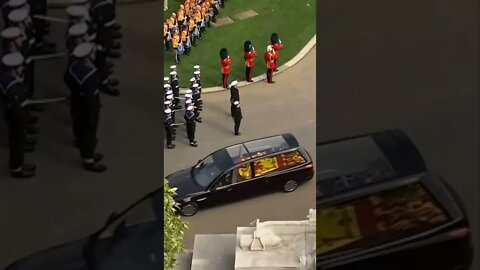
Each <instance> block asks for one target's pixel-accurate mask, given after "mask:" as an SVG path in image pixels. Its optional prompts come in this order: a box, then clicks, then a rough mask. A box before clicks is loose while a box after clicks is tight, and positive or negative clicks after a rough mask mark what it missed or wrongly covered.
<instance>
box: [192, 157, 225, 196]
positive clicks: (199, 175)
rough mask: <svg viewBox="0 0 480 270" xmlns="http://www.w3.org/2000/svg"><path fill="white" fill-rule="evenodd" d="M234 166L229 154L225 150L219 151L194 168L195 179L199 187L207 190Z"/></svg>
mask: <svg viewBox="0 0 480 270" xmlns="http://www.w3.org/2000/svg"><path fill="white" fill-rule="evenodd" d="M233 165H234V164H233V161H232V158H231V157H230V155H229V154H228V152H227V151H226V150H225V149H222V150H218V151H217V152H215V153H213V154H211V155H210V156H208V157H206V158H205V159H204V160H202V161H201V162H200V163H198V164H197V165H196V166H195V167H193V170H192V175H193V179H194V180H195V181H196V182H197V184H198V185H200V186H202V187H205V188H206V187H208V186H209V185H210V184H211V183H212V182H213V181H214V180H215V179H216V178H217V177H219V176H220V175H222V174H223V173H224V172H225V171H227V170H229V169H231V168H232V166H233Z"/></svg>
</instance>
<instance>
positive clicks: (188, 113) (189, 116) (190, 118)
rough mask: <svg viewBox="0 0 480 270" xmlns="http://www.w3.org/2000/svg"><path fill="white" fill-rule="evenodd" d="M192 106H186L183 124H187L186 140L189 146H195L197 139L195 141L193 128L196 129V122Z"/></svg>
mask: <svg viewBox="0 0 480 270" xmlns="http://www.w3.org/2000/svg"><path fill="white" fill-rule="evenodd" d="M193 110H194V108H193V106H189V107H187V109H186V110H185V116H184V118H185V124H186V126H187V136H188V141H189V142H190V146H192V147H197V146H198V144H197V141H195V129H196V126H197V124H196V122H195V118H196V117H195V113H194V112H193Z"/></svg>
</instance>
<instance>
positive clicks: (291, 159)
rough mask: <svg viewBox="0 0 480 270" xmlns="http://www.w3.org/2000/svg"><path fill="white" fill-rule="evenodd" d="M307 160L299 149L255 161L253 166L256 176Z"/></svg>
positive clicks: (284, 168)
mask: <svg viewBox="0 0 480 270" xmlns="http://www.w3.org/2000/svg"><path fill="white" fill-rule="evenodd" d="M305 162H306V160H305V158H304V157H303V156H302V154H300V152H299V151H298V150H295V151H291V152H287V153H283V154H279V155H277V156H273V157H268V158H263V159H259V160H257V161H255V162H254V163H253V167H254V170H255V176H262V175H264V174H267V173H270V172H273V171H278V170H286V169H289V168H292V167H295V166H298V165H301V164H303V163H305Z"/></svg>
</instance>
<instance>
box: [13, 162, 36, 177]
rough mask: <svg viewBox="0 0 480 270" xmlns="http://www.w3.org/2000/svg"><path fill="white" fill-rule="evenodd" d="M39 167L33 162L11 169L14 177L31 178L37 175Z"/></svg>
mask: <svg viewBox="0 0 480 270" xmlns="http://www.w3.org/2000/svg"><path fill="white" fill-rule="evenodd" d="M36 169H37V167H36V166H35V165H33V164H24V165H23V166H22V167H20V168H17V169H12V170H11V176H12V177H13V178H30V177H33V176H35V170H36Z"/></svg>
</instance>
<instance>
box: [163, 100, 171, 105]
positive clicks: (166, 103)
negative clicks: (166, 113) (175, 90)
mask: <svg viewBox="0 0 480 270" xmlns="http://www.w3.org/2000/svg"><path fill="white" fill-rule="evenodd" d="M163 104H165V105H170V104H172V102H171V101H170V100H166V101H165V102H163Z"/></svg>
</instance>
